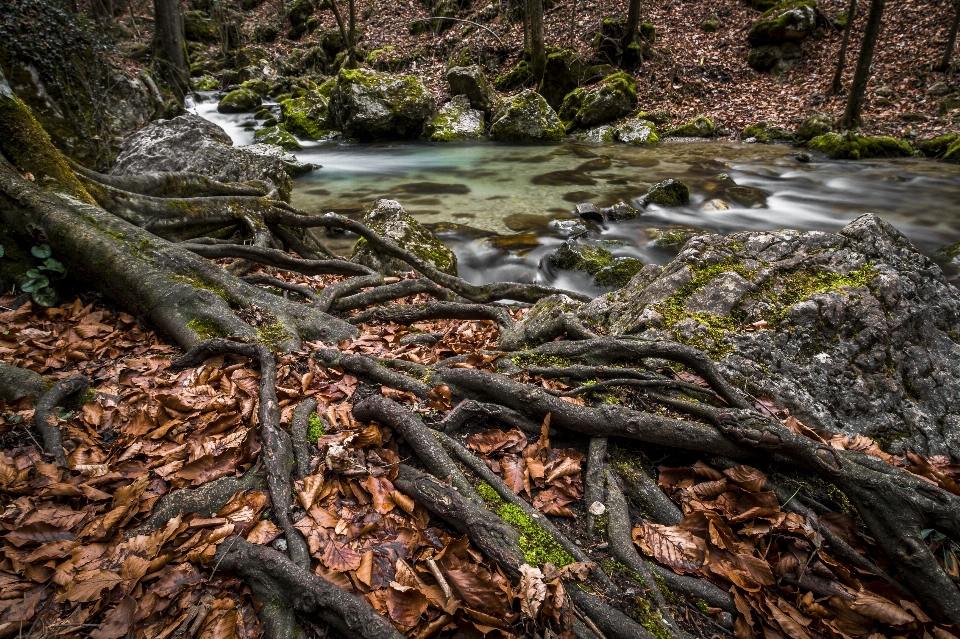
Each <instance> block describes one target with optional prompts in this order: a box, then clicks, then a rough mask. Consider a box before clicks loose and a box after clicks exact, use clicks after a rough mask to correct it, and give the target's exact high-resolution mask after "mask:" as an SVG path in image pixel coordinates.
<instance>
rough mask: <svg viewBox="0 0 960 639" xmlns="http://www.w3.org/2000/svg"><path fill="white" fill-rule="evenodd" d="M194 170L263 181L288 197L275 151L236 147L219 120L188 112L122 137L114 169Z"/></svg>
mask: <svg viewBox="0 0 960 639" xmlns="http://www.w3.org/2000/svg"><path fill="white" fill-rule="evenodd" d="M166 171H193V172H195V173H199V174H201V175H205V176H207V177H208V178H211V179H213V180H218V181H220V182H249V181H258V182H262V183H263V184H264V185H265V186H266V187H267V189H268V190H271V191H272V190H275V191H276V194H277V196H278V197H279V198H281V199H283V200H285V201H289V199H290V189H291V188H292V181H291V179H290V174H289V173H288V172H287V170H286V168H285V167H284V162H283V161H282V160H281V159H280V158H279V157H276V156H272V155H268V154H263V153H257V152H254V151H251V150H250V149H249V148H248V147H235V146H233V141H232V140H231V139H230V136H229V135H227V133H226V132H225V131H224V130H223V129H221V128H220V127H219V126H217V125H216V124H214V123H212V122H210V121H209V120H205V119H203V118H201V117H200V116H199V115H194V114H192V113H187V114H186V115H181V116H178V117H175V118H173V119H170V120H156V121H154V122H151V123H150V124H148V125H147V126H145V127H143V128H142V129H140V130H139V131H137V132H136V133H134V134H132V135H130V136H129V137H127V139H125V140H124V141H123V144H122V145H121V147H120V153H119V155H118V156H117V161H116V163H115V164H114V167H113V169H112V170H111V171H110V173H111V174H113V175H137V174H140V173H159V172H166Z"/></svg>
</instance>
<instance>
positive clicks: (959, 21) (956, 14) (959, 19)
mask: <svg viewBox="0 0 960 639" xmlns="http://www.w3.org/2000/svg"><path fill="white" fill-rule="evenodd" d="M956 5H957V6H956V7H954V9H953V26H952V27H950V37H949V38H948V39H947V49H946V50H945V51H944V52H943V59H942V60H941V61H940V64H938V65H937V67H936V69H937V71H946V70H947V69H949V68H950V58H951V57H952V56H953V47H954V45H955V44H956V43H957V29H958V28H960V0H957V2H956Z"/></svg>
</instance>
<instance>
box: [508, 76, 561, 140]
mask: <svg viewBox="0 0 960 639" xmlns="http://www.w3.org/2000/svg"><path fill="white" fill-rule="evenodd" d="M563 135H564V129H563V125H562V124H561V123H560V119H559V118H558V117H557V114H556V112H554V110H553V109H551V108H550V105H549V104H547V101H546V100H544V99H543V97H541V96H540V94H538V93H537V92H536V91H531V90H530V89H525V90H523V91H521V92H520V93H518V94H517V95H514V96H510V97H504V98H500V99H499V100H497V103H496V105H495V106H494V109H493V118H492V124H491V125H490V138H491V139H492V140H497V141H500V142H537V141H541V142H559V141H560V140H562V139H563Z"/></svg>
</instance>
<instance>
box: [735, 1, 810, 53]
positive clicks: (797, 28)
mask: <svg viewBox="0 0 960 639" xmlns="http://www.w3.org/2000/svg"><path fill="white" fill-rule="evenodd" d="M816 26H817V0H786V1H785V2H781V3H780V4H778V5H777V6H775V7H773V8H772V9H769V10H767V11H766V12H764V14H763V20H761V21H760V22H757V23H756V24H754V25H753V26H752V27H750V31H749V32H748V33H747V40H749V41H750V44H752V45H753V46H755V47H757V46H760V45H764V44H778V45H782V44H783V43H785V42H802V41H803V40H806V39H807V37H809V36H810V35H812V34H813V31H814V29H815V28H816Z"/></svg>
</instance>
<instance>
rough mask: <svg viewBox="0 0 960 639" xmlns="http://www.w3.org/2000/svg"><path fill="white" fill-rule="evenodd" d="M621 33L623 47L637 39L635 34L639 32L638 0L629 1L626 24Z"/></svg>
mask: <svg viewBox="0 0 960 639" xmlns="http://www.w3.org/2000/svg"><path fill="white" fill-rule="evenodd" d="M623 31H624V33H623V42H624V44H625V45H627V44H630V43H631V42H633V41H635V40H636V39H637V34H638V33H639V32H640V0H630V8H629V9H628V10H627V24H626V26H625V27H624V30H623Z"/></svg>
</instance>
